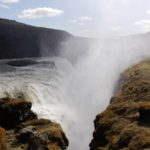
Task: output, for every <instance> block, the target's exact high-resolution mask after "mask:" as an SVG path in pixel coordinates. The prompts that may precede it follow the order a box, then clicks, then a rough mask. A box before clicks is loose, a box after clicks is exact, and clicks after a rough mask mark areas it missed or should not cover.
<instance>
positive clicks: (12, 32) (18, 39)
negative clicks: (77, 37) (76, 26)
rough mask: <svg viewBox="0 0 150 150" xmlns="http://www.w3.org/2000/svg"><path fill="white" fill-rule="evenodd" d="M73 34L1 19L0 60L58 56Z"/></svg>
mask: <svg viewBox="0 0 150 150" xmlns="http://www.w3.org/2000/svg"><path fill="white" fill-rule="evenodd" d="M70 37H72V35H71V34H69V33H67V32H65V31H61V30H55V29H48V28H41V27H34V26H30V25H26V24H23V23H19V22H16V21H14V20H6V19H0V59H3V58H22V57H40V56H56V55H58V51H59V46H60V43H61V42H65V41H66V40H68V39H69V38H70Z"/></svg>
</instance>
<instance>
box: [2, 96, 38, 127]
mask: <svg viewBox="0 0 150 150" xmlns="http://www.w3.org/2000/svg"><path fill="white" fill-rule="evenodd" d="M31 106H32V104H31V102H28V101H25V100H20V99H10V98H2V99H0V126H2V127H3V128H5V129H12V128H14V127H15V126H16V125H18V124H20V123H22V122H25V121H27V120H33V119H37V115H36V114H35V113H34V112H33V111H32V110H31Z"/></svg>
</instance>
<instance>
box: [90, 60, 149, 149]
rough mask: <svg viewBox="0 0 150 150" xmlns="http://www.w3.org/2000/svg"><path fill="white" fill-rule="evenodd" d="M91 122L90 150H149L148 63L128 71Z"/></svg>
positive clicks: (139, 64) (145, 62)
mask: <svg viewBox="0 0 150 150" xmlns="http://www.w3.org/2000/svg"><path fill="white" fill-rule="evenodd" d="M115 92H116V94H115V95H114V96H113V97H112V98H111V100H110V105H109V106H108V107H107V109H106V110H105V111H104V112H102V113H100V114H98V115H97V116H96V119H95V120H94V126H95V130H94V132H93V139H92V141H91V143H90V150H148V149H150V59H146V60H144V61H141V62H139V63H136V64H134V65H132V66H130V67H129V68H127V69H126V70H125V71H124V72H123V73H122V74H121V77H120V79H119V81H118V83H117V85H116V90H115Z"/></svg>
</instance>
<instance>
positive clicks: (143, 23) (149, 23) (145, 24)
mask: <svg viewBox="0 0 150 150" xmlns="http://www.w3.org/2000/svg"><path fill="white" fill-rule="evenodd" d="M135 25H141V26H142V28H150V20H141V21H139V22H135Z"/></svg>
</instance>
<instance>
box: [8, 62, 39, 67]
mask: <svg viewBox="0 0 150 150" xmlns="http://www.w3.org/2000/svg"><path fill="white" fill-rule="evenodd" d="M35 64H38V63H37V62H36V61H33V60H18V61H10V62H8V65H10V66H16V67H24V66H29V65H35Z"/></svg>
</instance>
